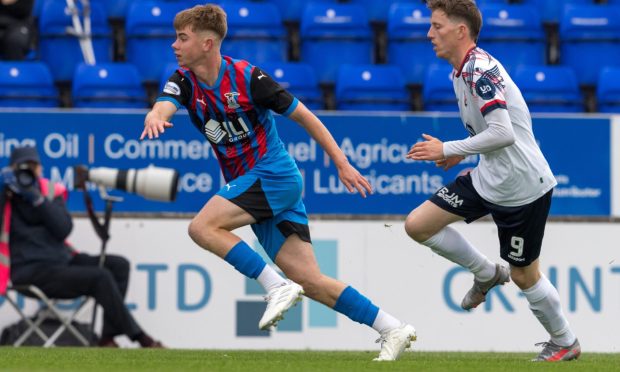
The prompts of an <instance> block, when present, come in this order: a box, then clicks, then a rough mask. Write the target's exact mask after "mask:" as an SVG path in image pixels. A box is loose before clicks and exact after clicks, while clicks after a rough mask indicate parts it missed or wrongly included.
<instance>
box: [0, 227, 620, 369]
mask: <svg viewBox="0 0 620 372" xmlns="http://www.w3.org/2000/svg"><path fill="white" fill-rule="evenodd" d="M188 224H189V219H131V218H129V219H126V218H122V219H120V218H119V219H114V220H112V230H111V236H112V238H111V239H110V242H109V245H108V252H109V253H116V254H122V255H124V256H126V257H128V258H129V260H130V261H131V265H132V274H131V280H130V287H129V292H128V295H127V300H126V302H127V306H129V308H130V309H132V312H133V314H134V315H135V317H136V319H137V320H138V322H139V323H140V324H141V325H142V326H143V327H144V329H145V330H147V331H149V332H150V333H152V334H153V335H154V336H156V337H157V338H160V339H161V340H162V341H163V342H164V343H165V344H166V345H168V346H170V347H174V348H209V349H211V348H212V349H299V350H303V349H317V350H378V345H376V344H375V343H374V341H375V339H376V338H377V336H376V333H375V332H374V331H373V330H372V329H370V328H368V327H366V326H362V325H360V324H357V323H354V322H352V321H350V320H349V319H347V318H345V317H344V316H342V315H337V314H336V313H335V312H334V311H332V310H330V309H328V308H326V307H325V306H323V305H320V304H318V303H315V302H313V301H310V300H309V299H304V300H303V301H302V302H301V303H300V304H299V305H297V306H296V307H294V308H293V309H292V310H291V311H290V312H289V313H288V314H287V316H286V318H285V320H284V321H283V322H282V323H281V324H280V327H279V328H278V330H277V331H275V332H272V333H271V334H270V333H267V332H263V331H259V330H258V327H257V324H258V320H259V318H260V316H261V315H262V312H263V310H264V306H265V303H264V301H263V297H262V296H263V294H264V293H262V291H261V290H260V288H258V287H257V285H256V283H255V282H254V281H250V280H246V279H245V277H243V276H242V275H240V274H238V273H237V272H236V271H235V270H234V269H233V268H232V267H230V266H229V265H228V264H226V263H225V262H223V261H221V260H220V259H218V258H216V257H215V256H214V255H212V254H210V253H208V252H205V251H203V250H202V249H200V248H198V247H197V246H196V245H195V244H194V243H193V242H192V241H191V239H190V238H189V237H188V236H187V233H186V231H187V226H188ZM455 227H456V228H457V229H458V230H459V231H461V232H463V233H464V235H465V236H466V237H467V238H468V239H469V240H470V241H471V242H472V243H473V244H475V245H476V246H478V247H479V248H480V249H481V250H482V251H483V252H484V253H485V254H487V255H488V256H489V258H490V259H492V260H495V261H497V262H500V258H499V250H498V248H497V230H496V228H495V226H494V225H493V224H492V223H490V222H482V221H481V222H477V223H474V224H471V225H467V226H466V225H465V224H462V223H460V224H456V226H455ZM238 233H239V234H240V236H241V237H242V238H243V239H246V241H248V242H249V243H250V244H251V245H252V246H254V247H256V248H257V249H258V250H259V251H260V252H262V250H261V249H259V248H258V243H257V242H256V239H255V238H254V235H253V234H252V232H251V230H250V229H241V230H239V231H238ZM311 234H312V237H313V242H314V246H315V251H316V256H317V258H318V261H319V263H320V265H321V268H322V270H323V271H324V272H325V273H326V274H328V275H331V276H334V277H336V278H338V279H341V280H343V281H345V282H347V283H349V284H351V285H353V286H355V287H356V288H357V289H358V290H360V291H361V292H362V293H365V294H366V295H367V296H368V297H369V298H371V299H372V300H373V302H375V303H376V304H378V305H380V306H381V307H382V308H383V309H385V310H386V311H388V312H390V313H392V314H394V315H396V316H397V317H399V318H402V319H404V320H407V321H409V322H411V323H412V324H413V325H414V326H415V327H416V329H417V331H418V336H419V341H418V342H416V343H415V346H414V347H415V349H417V350H453V351H456V350H466V351H532V352H533V351H535V350H536V349H537V348H535V347H534V343H536V342H540V341H546V340H547V339H546V337H547V336H546V333H545V331H544V330H543V328H542V327H541V326H540V325H539V323H538V321H537V320H536V319H535V318H534V316H533V315H532V314H531V312H530V310H529V308H528V304H527V301H526V300H525V298H524V297H523V296H521V295H520V292H519V290H518V289H517V287H516V286H515V285H514V284H512V283H509V284H508V285H505V286H503V287H499V288H498V289H494V290H493V291H492V292H491V293H490V294H489V298H488V301H487V302H485V303H484V304H482V305H481V306H480V307H479V308H478V309H476V310H474V311H472V312H469V313H468V312H464V311H462V310H461V309H460V308H459V304H460V300H461V298H462V296H463V295H464V294H465V292H466V291H467V290H468V289H469V287H470V286H471V280H472V277H471V275H469V274H467V273H465V272H463V271H462V270H461V269H460V268H459V267H457V266H455V265H454V264H451V263H449V262H448V261H446V260H445V259H443V258H441V257H439V256H437V255H435V254H434V253H432V252H431V251H430V250H429V249H428V248H426V247H423V246H420V245H418V244H416V243H414V242H412V241H411V240H409V239H408V237H407V236H406V234H405V232H404V229H403V224H402V221H393V220H386V221H382V220H380V219H377V220H373V221H346V222H343V221H312V223H311ZM618 236H620V224H617V223H609V222H607V223H584V222H581V223H575V222H551V223H549V225H548V227H547V231H546V234H545V240H544V245H543V249H542V255H541V269H542V271H543V272H544V273H545V274H546V275H547V276H548V277H549V279H550V280H551V281H552V282H553V283H554V284H555V285H556V287H557V288H558V291H559V293H560V296H561V298H562V303H563V308H564V311H565V313H566V315H567V317H568V320H569V322H570V323H571V325H572V327H573V329H574V331H575V332H576V334H577V335H578V337H579V339H580V341H581V344H582V346H583V348H584V350H587V351H588V352H618V346H619V345H620V336H619V335H620V322H618V314H619V313H620V257H619V254H618V252H619V251H618V243H617V241H618V239H617V237H618ZM70 240H71V242H72V243H73V244H74V245H75V246H76V247H77V248H78V249H80V250H82V251H85V252H91V253H97V252H98V249H99V246H98V239H97V238H96V236H95V234H94V232H93V230H92V228H90V223H89V221H87V220H86V219H85V218H78V219H77V220H76V226H75V228H74V232H73V234H72V235H71V237H70ZM21 302H22V303H23V304H24V306H26V309H27V312H29V313H32V312H34V311H35V309H36V306H37V305H36V303H34V302H33V301H32V300H26V301H24V300H23V299H21ZM69 306H74V304H73V303H70V304H69ZM99 314H101V312H99ZM86 315H87V318H88V315H89V312H86ZM16 319H17V316H16V314H15V312H14V310H13V309H12V308H11V307H10V306H9V304H8V303H5V302H1V301H0V328H2V327H4V326H5V325H7V324H10V323H11V322H14V321H15V320H16ZM119 342H121V343H122V344H123V345H125V346H130V345H129V344H128V341H127V340H126V339H124V338H122V339H121V340H119ZM369 358H370V356H369Z"/></svg>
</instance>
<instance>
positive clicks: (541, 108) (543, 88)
mask: <svg viewBox="0 0 620 372" xmlns="http://www.w3.org/2000/svg"><path fill="white" fill-rule="evenodd" d="M513 80H514V81H515V83H516V84H517V86H518V87H519V89H520V90H521V93H522V94H523V98H525V102H527V106H528V108H529V109H530V112H583V111H584V104H583V97H582V95H581V92H580V90H579V84H578V83H577V77H576V76H575V72H574V71H573V69H571V68H570V67H564V66H521V67H519V68H517V70H516V71H515V73H514V75H513Z"/></svg>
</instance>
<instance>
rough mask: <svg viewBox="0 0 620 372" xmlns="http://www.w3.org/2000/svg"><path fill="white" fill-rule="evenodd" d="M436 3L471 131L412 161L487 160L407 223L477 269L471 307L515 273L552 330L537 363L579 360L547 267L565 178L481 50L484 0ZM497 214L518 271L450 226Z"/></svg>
mask: <svg viewBox="0 0 620 372" xmlns="http://www.w3.org/2000/svg"><path fill="white" fill-rule="evenodd" d="M427 6H428V7H429V9H430V10H431V26H430V29H429V31H428V37H429V39H430V41H431V43H432V44H433V48H434V50H435V53H436V55H437V57H439V58H442V59H446V60H447V61H448V62H449V63H450V64H451V65H452V66H453V67H454V72H453V84H454V91H455V94H456V97H457V99H458V106H459V112H460V116H461V119H462V121H463V124H464V126H465V129H466V130H467V132H468V133H469V137H468V138H466V139H463V140H458V141H447V142H442V141H441V140H439V139H438V138H434V137H432V136H430V135H428V134H423V138H424V140H423V141H421V142H418V143H416V144H415V145H414V146H413V147H412V148H411V150H410V152H409V154H408V155H407V157H409V158H411V159H414V160H431V161H435V163H436V165H437V166H438V167H441V168H443V169H449V168H451V167H453V166H454V165H456V164H458V163H459V162H460V161H461V160H463V159H464V158H465V157H466V156H468V155H473V154H479V155H480V162H479V164H478V165H477V166H476V167H475V168H474V169H473V170H472V171H471V172H470V173H468V174H466V175H461V176H459V177H457V179H456V180H455V181H454V182H452V183H451V184H449V185H446V186H444V187H442V188H440V189H439V190H438V191H437V192H436V193H435V194H434V195H433V196H432V197H431V198H430V199H429V200H428V201H425V202H424V203H423V204H421V205H420V206H419V207H418V208H416V209H415V210H413V211H412V212H411V213H410V214H409V216H408V217H407V219H406V221H405V229H406V231H407V233H408V234H409V236H411V238H413V239H414V240H415V241H417V242H419V243H421V244H423V245H425V246H427V247H429V248H431V249H432V250H433V251H434V252H436V253H437V254H439V255H441V256H443V257H445V258H447V259H448V260H450V261H452V262H455V263H457V264H459V265H461V266H462V267H464V268H466V269H468V270H469V271H470V272H472V273H473V274H474V284H473V287H472V288H471V289H470V290H469V292H468V293H467V294H466V295H465V297H464V298H463V301H462V303H461V307H462V308H463V309H465V310H470V309H473V308H475V307H476V306H478V305H480V304H481V303H482V302H483V301H484V300H485V296H486V294H487V292H488V291H489V290H490V289H491V288H493V287H494V286H496V285H503V284H504V283H507V282H509V281H510V278H512V280H513V281H514V282H515V284H516V285H517V286H518V287H519V288H520V289H521V290H522V292H523V294H524V295H525V298H526V299H527V301H528V302H529V307H530V309H531V310H532V312H533V314H534V316H535V317H536V319H538V321H540V323H541V324H542V325H543V327H544V328H545V329H546V330H547V332H548V333H549V336H550V340H549V341H547V342H543V343H542V345H543V350H542V352H541V353H540V354H539V355H538V357H536V358H535V360H539V361H543V360H544V361H557V360H572V359H576V358H578V357H579V355H580V353H581V347H580V345H579V341H578V340H577V338H576V337H575V335H574V334H573V332H572V331H571V328H570V326H569V324H568V321H567V320H566V317H565V316H564V313H563V312H562V307H561V305H560V297H559V295H558V291H557V290H556V289H555V287H554V286H553V285H552V284H551V282H550V281H549V280H548V279H547V278H546V277H545V276H544V275H543V274H542V273H541V272H540V270H539V265H540V263H539V259H538V257H539V255H540V249H541V245H542V240H543V235H544V231H545V223H546V220H547V216H548V214H549V208H550V206H551V194H552V192H553V187H554V186H555V185H556V184H557V182H556V180H555V178H554V176H553V174H552V173H551V169H550V168H549V165H548V164H547V161H546V160H545V157H544V156H543V154H542V152H541V151H540V148H539V147H538V145H537V143H536V139H535V138H534V134H533V132H532V120H531V117H530V113H529V110H528V108H527V105H526V103H525V101H524V99H523V96H522V95H521V92H520V91H519V88H517V86H516V85H515V83H514V82H513V81H512V79H511V78H510V76H509V75H508V73H506V70H505V69H504V67H503V66H502V64H501V63H500V62H498V61H497V60H496V59H494V58H493V56H491V55H490V54H489V53H487V52H486V51H484V50H483V49H481V48H479V47H477V46H476V40H477V39H478V35H479V33H480V28H481V26H482V16H481V14H480V11H479V10H478V8H477V7H476V4H475V2H474V1H472V0H428V1H427ZM488 214H490V215H491V216H492V217H493V221H495V224H496V225H497V228H498V235H499V243H500V253H501V257H502V258H503V259H504V260H506V261H508V263H509V264H510V269H508V268H506V267H504V266H502V265H499V264H495V263H493V262H491V261H489V259H488V258H487V257H485V256H484V255H483V254H482V253H481V252H480V251H478V250H477V249H476V248H475V247H474V246H472V245H471V244H470V243H469V242H468V241H467V240H466V239H465V238H464V237H463V236H462V235H461V234H460V233H459V232H457V231H456V230H455V229H453V228H452V227H450V226H449V225H450V224H451V223H453V222H457V221H462V220H465V222H467V223H470V222H472V221H474V220H476V219H478V218H480V217H482V216H485V215H488Z"/></svg>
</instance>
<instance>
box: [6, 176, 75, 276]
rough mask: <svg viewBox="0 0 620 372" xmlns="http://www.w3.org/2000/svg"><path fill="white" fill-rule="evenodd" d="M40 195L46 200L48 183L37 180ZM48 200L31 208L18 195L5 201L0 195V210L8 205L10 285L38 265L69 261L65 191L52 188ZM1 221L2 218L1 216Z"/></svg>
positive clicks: (71, 222)
mask: <svg viewBox="0 0 620 372" xmlns="http://www.w3.org/2000/svg"><path fill="white" fill-rule="evenodd" d="M39 183H40V185H41V186H43V187H42V190H41V192H42V193H43V195H44V196H47V192H48V191H47V186H48V181H47V180H46V179H42V180H40V182H39ZM55 189H56V190H55V192H54V194H53V197H52V198H45V201H44V202H43V203H42V204H41V205H39V206H36V207H34V206H32V204H30V203H29V202H27V201H25V200H23V199H22V198H21V197H20V196H19V195H13V196H12V197H11V198H7V193H6V192H3V193H1V195H0V210H1V211H4V210H5V208H4V205H5V203H7V202H9V203H10V206H11V208H10V230H9V232H10V234H9V240H8V241H9V248H10V270H11V274H10V275H11V279H12V280H13V282H20V281H21V280H18V279H19V278H20V277H21V278H27V277H29V276H30V274H31V272H32V271H33V270H36V267H37V265H38V264H42V263H43V264H52V265H54V264H55V265H58V264H60V265H64V264H67V263H68V262H69V260H70V259H71V252H70V250H69V249H68V248H67V245H66V243H65V239H66V238H67V236H69V233H70V232H71V229H72V228H73V221H72V219H71V215H70V214H69V211H68V210H67V207H66V205H65V200H64V199H65V197H66V190H64V187H63V188H62V189H60V188H59V187H55ZM2 218H4V216H2Z"/></svg>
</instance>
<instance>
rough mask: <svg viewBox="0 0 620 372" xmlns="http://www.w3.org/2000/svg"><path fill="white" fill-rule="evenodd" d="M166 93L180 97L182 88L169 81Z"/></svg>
mask: <svg viewBox="0 0 620 372" xmlns="http://www.w3.org/2000/svg"><path fill="white" fill-rule="evenodd" d="M164 93H168V94H173V95H175V96H178V95H179V94H181V88H179V86H178V85H177V84H176V83H173V82H172V81H169V82H167V83H166V85H165V86H164Z"/></svg>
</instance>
